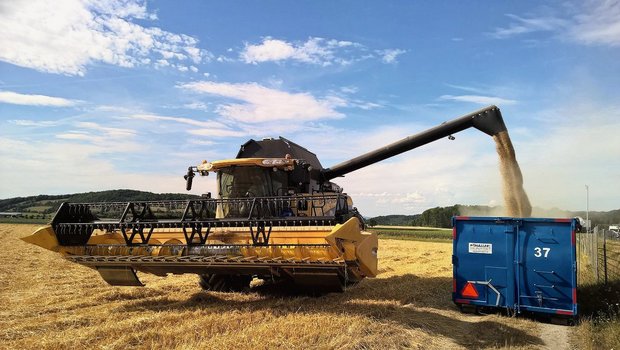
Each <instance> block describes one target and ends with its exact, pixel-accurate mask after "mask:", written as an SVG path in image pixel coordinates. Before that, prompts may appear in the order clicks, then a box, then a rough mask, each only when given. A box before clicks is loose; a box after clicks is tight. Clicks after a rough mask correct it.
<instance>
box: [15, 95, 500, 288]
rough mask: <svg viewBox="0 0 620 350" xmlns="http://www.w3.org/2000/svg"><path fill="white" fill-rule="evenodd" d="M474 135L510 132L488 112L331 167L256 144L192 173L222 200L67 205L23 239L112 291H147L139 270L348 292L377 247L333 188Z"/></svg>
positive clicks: (219, 283) (371, 273) (367, 269)
mask: <svg viewBox="0 0 620 350" xmlns="http://www.w3.org/2000/svg"><path fill="white" fill-rule="evenodd" d="M469 127H475V128H477V129H479V130H481V131H483V132H485V133H487V134H489V135H496V134H497V133H499V132H501V131H505V130H506V127H505V125H504V122H503V120H502V117H501V114H500V112H499V109H498V108H497V107H495V106H491V107H488V108H485V109H482V110H479V111H476V112H474V113H471V114H468V115H466V116H463V117H461V118H458V119H454V120H452V121H449V122H446V123H443V124H441V125H439V126H437V127H434V128H432V129H429V130H427V131H424V132H421V133H419V134H416V135H413V136H410V137H407V138H405V139H403V140H400V141H397V142H395V143H392V144H390V145H387V146H385V147H383V148H380V149H377V150H375V151H372V152H369V153H366V154H363V155H361V156H359V157H356V158H353V159H351V160H349V161H346V162H343V163H340V164H338V165H336V166H333V167H331V168H323V167H322V166H321V163H320V162H319V160H318V158H317V157H316V155H315V154H314V153H311V152H309V151H308V150H306V149H305V148H303V147H301V146H299V145H297V144H295V143H293V142H291V141H289V140H286V139H284V138H279V139H264V140H261V141H254V140H250V141H248V142H246V143H245V144H244V145H242V146H241V149H240V150H239V153H238V154H237V157H236V159H229V160H222V161H214V162H207V161H203V162H202V164H200V165H198V166H192V167H189V169H188V172H187V175H185V179H186V181H187V189H188V190H189V189H191V186H192V181H193V178H194V176H195V175H196V174H200V175H203V176H206V175H208V174H210V173H213V174H215V175H216V176H217V185H218V194H219V196H218V198H217V199H216V198H211V197H210V195H207V196H204V197H203V198H200V199H192V200H181V201H147V202H115V203H109V202H105V203H63V204H62V205H61V206H60V208H59V209H58V212H57V213H56V215H55V217H54V218H53V220H52V222H51V224H50V225H49V226H45V227H41V228H40V229H38V230H37V231H36V232H34V233H33V234H32V235H30V236H27V237H24V238H22V239H23V240H24V241H26V242H29V243H32V244H36V245H39V246H41V247H43V248H46V249H49V250H52V251H56V252H59V253H61V254H62V255H63V256H64V257H65V258H66V259H68V260H70V261H73V262H76V263H79V264H82V265H86V266H89V267H92V268H93V269H96V270H97V271H99V273H100V274H101V277H102V278H103V279H104V280H105V281H106V282H108V283H109V284H111V285H122V286H141V285H142V283H141V282H140V280H139V279H138V276H137V275H136V271H140V272H144V273H152V274H155V275H158V276H166V275H167V274H168V273H173V274H182V273H194V274H198V275H200V285H201V286H202V287H203V288H205V289H207V290H216V291H240V290H246V289H247V288H249V285H250V282H251V280H252V279H253V278H258V279H262V280H263V281H264V283H282V284H286V285H287V286H288V287H297V288H299V289H301V290H305V291H314V292H326V291H341V290H343V288H344V287H346V286H347V285H350V284H353V283H356V282H358V281H360V280H361V279H363V278H364V277H375V276H376V274H377V249H378V241H377V236H376V234H374V233H370V232H366V231H364V228H365V226H364V220H363V218H362V216H361V215H360V214H359V213H358V212H357V210H356V209H355V208H354V207H353V202H352V200H351V198H350V197H349V196H348V195H346V194H345V193H343V192H342V189H341V188H340V187H339V186H338V185H336V184H335V183H333V182H331V181H330V180H332V179H334V178H336V177H339V176H342V175H344V174H347V173H349V172H351V171H354V170H357V169H359V168H362V167H365V166H367V165H370V164H373V163H376V162H378V161H381V160H383V159H386V158H389V157H392V156H395V155H397V154H400V153H403V152H406V151H408V150H411V149H413V148H416V147H419V146H422V145H424V144H427V143H429V142H432V141H435V140H438V139H441V138H444V137H449V138H450V139H453V137H452V134H453V133H456V132H459V131H461V130H464V129H467V128H469Z"/></svg>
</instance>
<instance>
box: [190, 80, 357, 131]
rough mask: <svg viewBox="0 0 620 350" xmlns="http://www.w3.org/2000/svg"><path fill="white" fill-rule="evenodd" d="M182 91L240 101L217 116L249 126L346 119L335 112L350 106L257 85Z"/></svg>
mask: <svg viewBox="0 0 620 350" xmlns="http://www.w3.org/2000/svg"><path fill="white" fill-rule="evenodd" d="M179 87H181V88H184V89H188V90H191V91H195V92H199V93H206V94H210V95H214V96H220V97H225V98H230V99H233V100H237V101H241V102H242V103H229V104H220V105H219V106H218V107H217V112H218V113H219V114H220V115H222V116H223V117H225V118H229V119H232V120H236V121H241V122H246V123H261V122H269V121H276V120H296V121H299V122H304V121H312V120H319V119H337V118H343V117H344V115H343V114H342V113H340V112H338V111H336V108H338V107H344V106H346V105H347V102H346V101H345V100H344V99H342V98H339V97H335V96H328V97H326V98H323V99H320V98H316V97H314V96H313V95H311V94H309V93H290V92H286V91H281V90H276V89H271V88H267V87H265V86H262V85H260V84H257V83H240V84H233V83H217V82H212V81H200V82H192V83H186V84H182V85H179Z"/></svg>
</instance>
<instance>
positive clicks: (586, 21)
mask: <svg viewBox="0 0 620 350" xmlns="http://www.w3.org/2000/svg"><path fill="white" fill-rule="evenodd" d="M565 8H566V9H568V10H567V11H571V12H570V13H568V12H567V13H564V14H563V15H556V16H549V15H545V16H536V15H531V16H528V17H521V16H517V15H514V14H507V15H506V16H508V17H509V18H511V19H512V20H513V22H512V23H511V24H510V25H508V26H507V27H503V28H496V29H495V30H494V31H493V32H492V33H490V35H491V36H492V37H494V38H497V39H506V38H512V37H515V36H518V35H523V34H528V33H535V32H549V33H553V34H555V35H556V36H557V37H558V38H559V39H561V40H568V41H572V42H575V43H579V44H586V45H608V46H619V45H620V1H619V0H590V1H584V2H581V3H579V4H578V5H577V6H566V7H565Z"/></svg>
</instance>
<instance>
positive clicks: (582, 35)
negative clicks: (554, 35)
mask: <svg viewBox="0 0 620 350" xmlns="http://www.w3.org/2000/svg"><path fill="white" fill-rule="evenodd" d="M587 4H588V5H589V8H590V10H589V11H584V12H583V13H580V14H578V15H576V16H575V22H576V25H575V26H574V27H573V28H571V31H570V35H571V36H572V38H573V39H574V40H576V41H578V42H581V43H584V44H601V45H610V46H619V45H620V1H618V0H607V1H598V2H595V1H588V2H587Z"/></svg>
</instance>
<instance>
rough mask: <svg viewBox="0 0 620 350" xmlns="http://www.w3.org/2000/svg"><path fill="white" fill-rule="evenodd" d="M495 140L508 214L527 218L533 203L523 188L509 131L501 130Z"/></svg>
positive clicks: (521, 176)
mask: <svg viewBox="0 0 620 350" xmlns="http://www.w3.org/2000/svg"><path fill="white" fill-rule="evenodd" d="M493 140H495V145H496V146H497V154H498V155H499V170H500V173H501V175H502V187H503V192H504V202H505V205H506V215H508V216H513V217H522V218H527V217H529V216H530V215H531V214H532V205H531V204H530V200H529V198H528V197H527V193H525V189H524V188H523V175H522V174H521V168H519V163H518V162H517V157H516V156H515V150H514V148H513V147H512V142H511V141H510V136H509V135H508V131H502V132H499V133H498V134H496V135H494V136H493Z"/></svg>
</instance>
